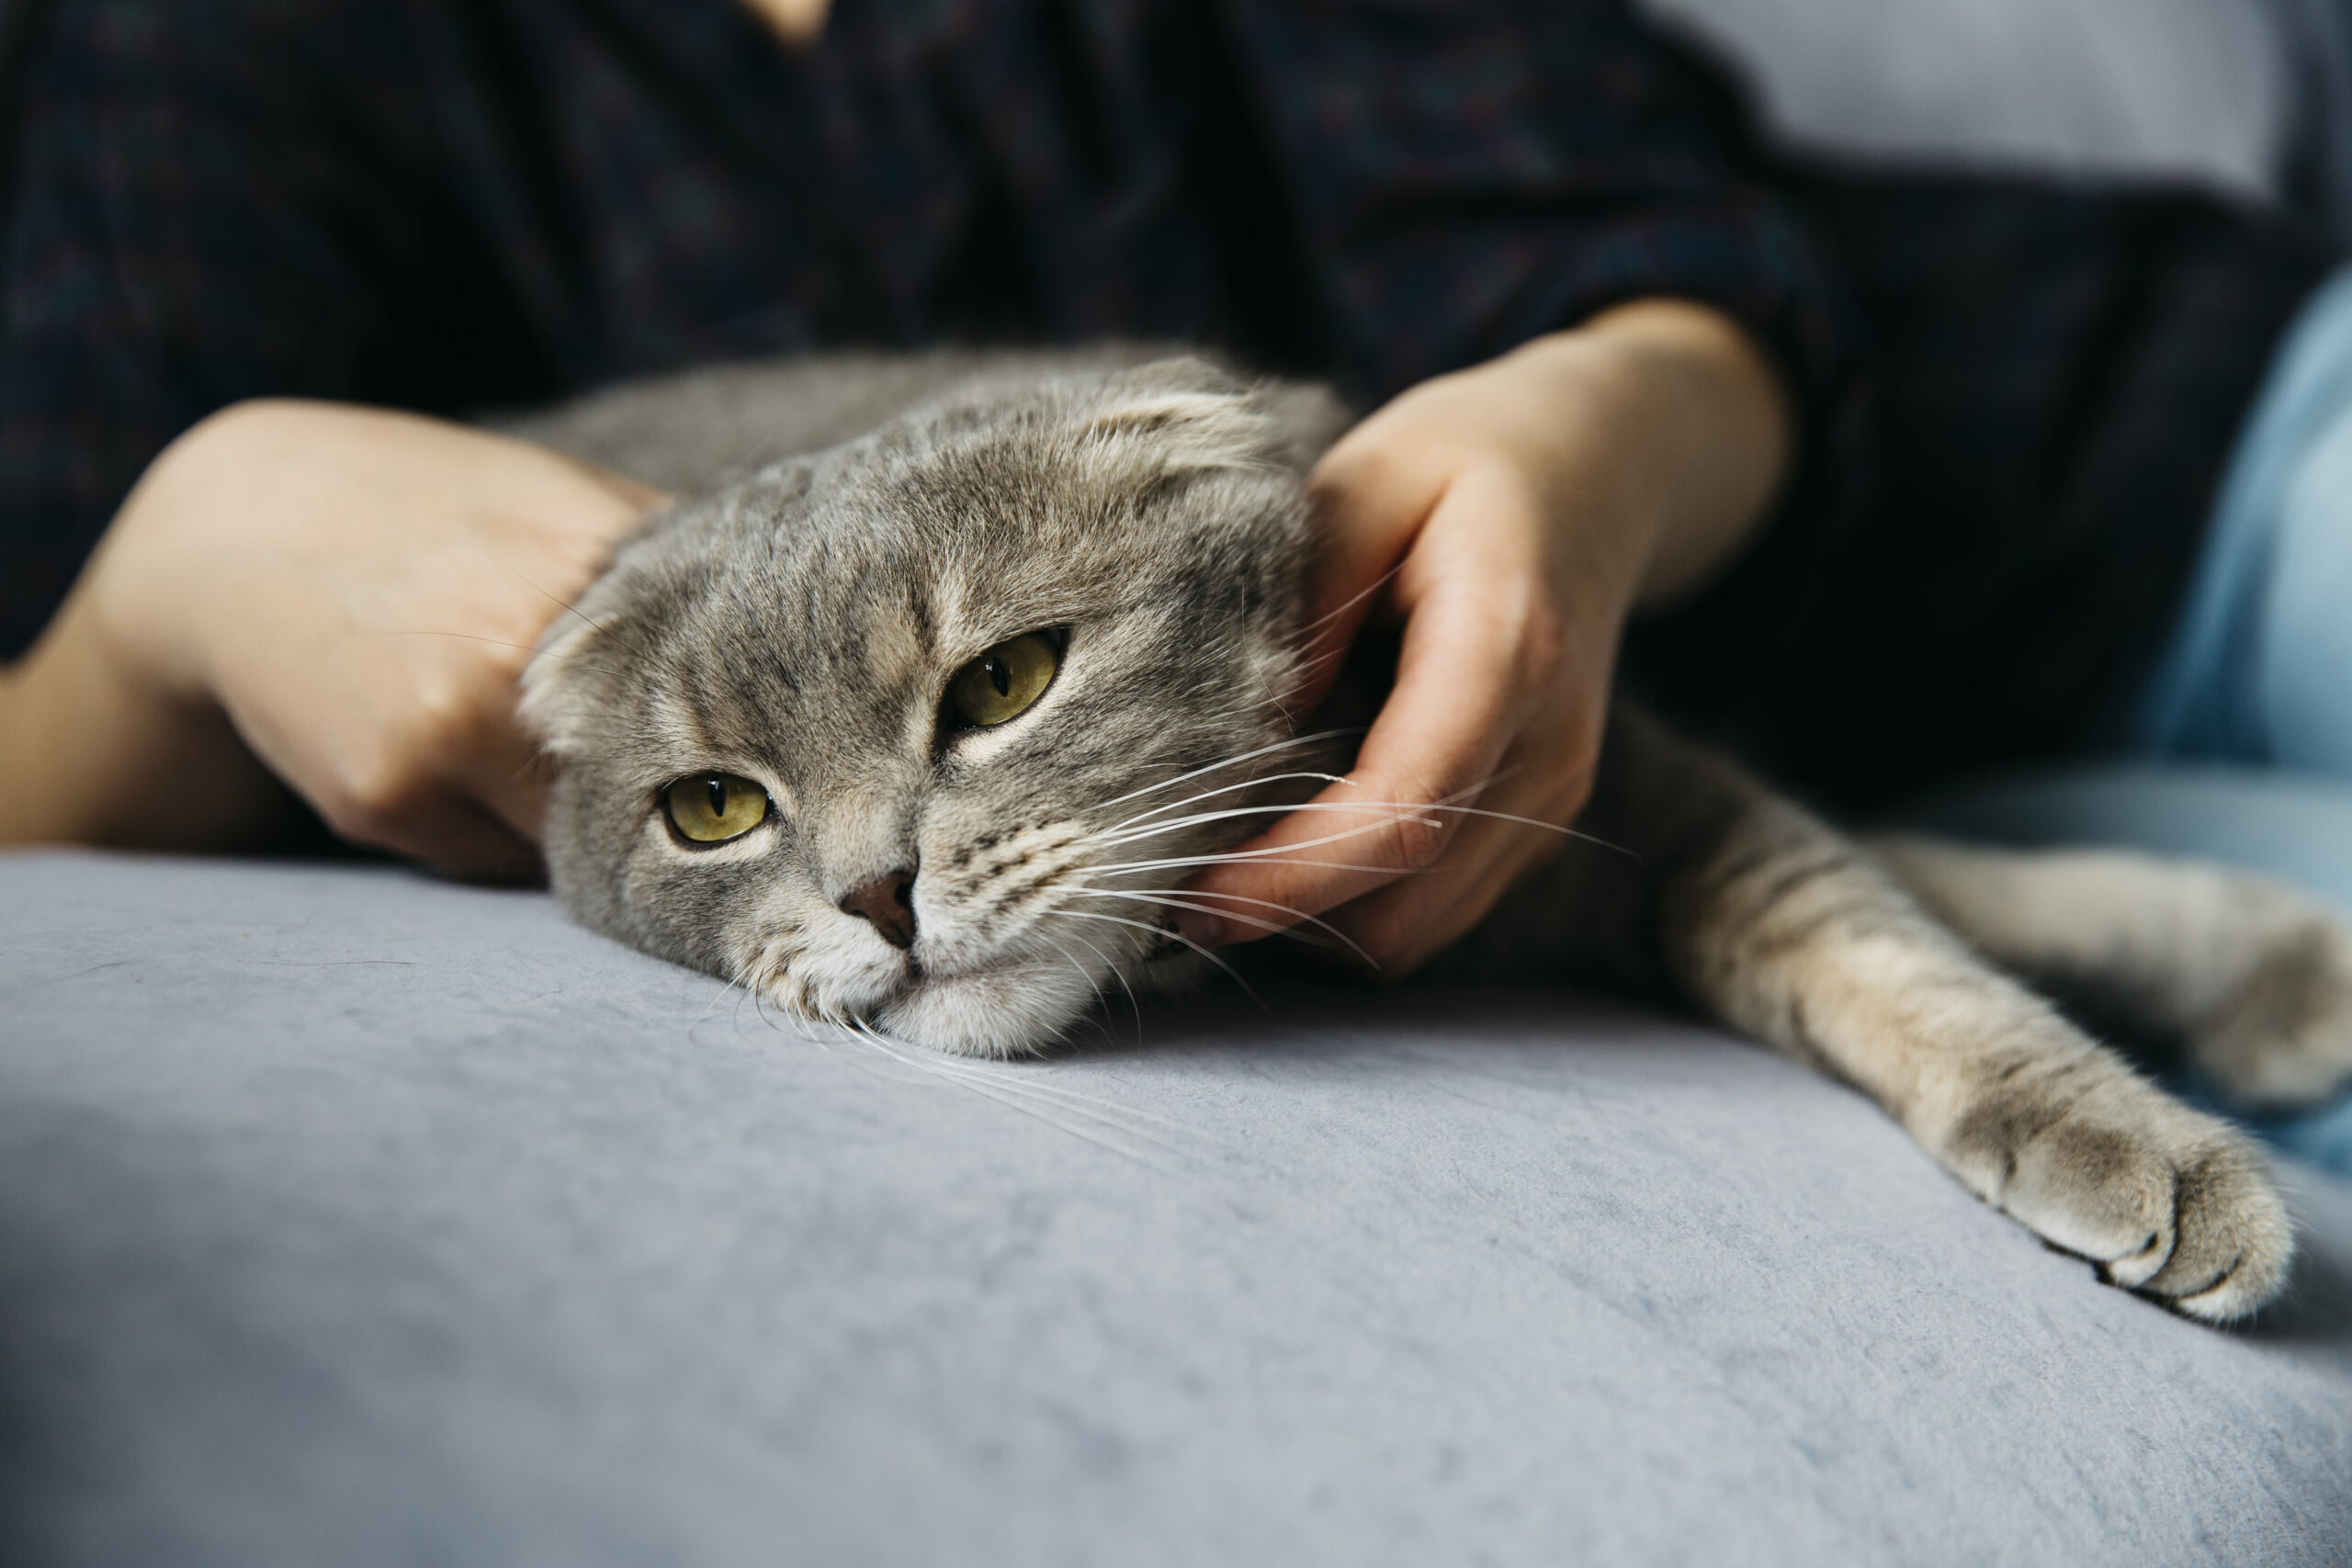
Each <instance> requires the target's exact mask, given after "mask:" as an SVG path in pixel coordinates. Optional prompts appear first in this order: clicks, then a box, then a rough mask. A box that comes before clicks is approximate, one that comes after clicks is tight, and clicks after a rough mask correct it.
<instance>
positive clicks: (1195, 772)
mask: <svg viewBox="0 0 2352 1568" xmlns="http://www.w3.org/2000/svg"><path fill="white" fill-rule="evenodd" d="M1363 732H1364V731H1363V726H1361V725H1358V726H1355V727H1353V728H1347V729H1325V730H1318V731H1317V732H1316V733H1315V734H1313V735H1299V736H1294V737H1292V738H1291V739H1288V740H1277V741H1275V742H1274V743H1273V744H1272V745H1271V746H1261V747H1259V748H1258V749H1257V750H1254V751H1243V752H1241V753H1239V754H1238V755H1236V756H1231V757H1225V758H1220V759H1219V760H1218V761H1214V762H1205V763H1203V764H1202V765H1201V766H1199V767H1197V768H1193V769H1192V770H1190V771H1189V772H1186V773H1178V774H1177V775H1176V776H1175V777H1173V778H1168V779H1162V780H1160V781H1159V783H1158V784H1146V785H1145V786H1144V787H1143V788H1141V789H1136V790H1129V791H1128V792H1127V793H1126V794H1125V795H1113V796H1112V797H1111V798H1110V799H1108V800H1106V801H1103V802H1102V803H1101V805H1102V807H1105V808H1107V807H1114V806H1124V805H1125V804H1126V803H1127V802H1128V801H1130V800H1141V799H1142V798H1143V797H1144V796H1145V795H1157V794H1159V792H1160V791H1161V790H1163V789H1172V788H1174V787H1175V786H1176V785H1178V784H1183V783H1185V782H1187V781H1188V780H1192V779H1197V778H1201V777H1204V776H1205V775H1206V774H1209V773H1216V772H1217V771H1218V770H1220V769H1223V768H1230V767H1236V766H1238V765H1239V764H1240V763H1243V762H1251V761H1257V760H1258V759H1259V758H1261V757H1270V756H1272V755H1273V754H1274V753H1275V752H1277V751H1287V750H1293V749H1295V748H1296V747H1300V746H1311V745H1314V744H1315V743H1317V741H1323V740H1337V739H1340V738H1341V737H1343V736H1349V735H1362V734H1363Z"/></svg>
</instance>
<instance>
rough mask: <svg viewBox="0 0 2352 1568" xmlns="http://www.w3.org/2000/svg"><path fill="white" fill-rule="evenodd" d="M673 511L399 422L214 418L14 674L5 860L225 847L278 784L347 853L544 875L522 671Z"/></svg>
mask: <svg viewBox="0 0 2352 1568" xmlns="http://www.w3.org/2000/svg"><path fill="white" fill-rule="evenodd" d="M661 503H662V497H661V496H660V495H659V494H658V493H657V492H655V491H650V490H648V489H646V488H644V487H642V486H639V485H636V484H632V483H631V482H629V481H628V480H627V479H621V478H619V477H618V476H616V475H611V474H605V473H601V472H598V471H596V470H594V469H590V468H583V467H582V465H580V464H577V463H574V462H572V461H571V460H570V459H568V458H564V457H559V456H557V455H556V454H554V453H551V452H547V451H542V450H541V449H539V448H537V447H535V446H528V445H526V444H525V443H522V442H519V441H514V440H510V439H508V438H505V437H503V436H497V435H492V434H487V433H484V432H481V431H475V430H468V429H465V428H463V427H461V426H457V425H450V424H445V423H439V422H436V421H433V420H426V419H420V418H417V417H414V416H412V415H407V414H398V413H390V412H383V411H379V410H369V409H363V408H355V407H347V406H341V405H334V404H326V403H304V402H260V403H250V404H244V405H240V406H239V407H237V408H234V409H232V410H229V411H227V412H223V413H221V414H219V415H216V416H215V417H213V418H212V419H209V420H208V421H206V422H205V423H202V424H200V425H198V426H197V427H196V428H195V429H194V430H192V431H190V432H189V433H188V434H186V435H184V436H183V437H182V438H181V439H180V440H179V441H178V442H176V443H175V444H174V445H173V446H172V447H171V448H170V449H169V450H168V451H166V452H165V453H164V455H163V456H162V457H158V458H157V459H156V461H155V462H154V464H153V465H152V466H151V467H150V468H149V469H148V471H147V473H146V475H145V476H144V477H143V478H142V479H141V481H140V483H139V485H138V487H137V489H136V490H134V491H133V492H132V494H131V496H130V499H129V500H128V501H127V502H124V504H123V508H122V511H121V512H120V513H119V514H118V515H117V517H116V518H115V521H114V524H113V525H112V527H110V528H109V529H108V530H107V537H106V538H105V540H104V541H103V542H102V543H101V545H100V547H99V548H98V551H97V554H96V556H95V557H93V558H92V560H91V562H90V564H89V566H88V567H87V568H86V569H85V571H84V573H83V577H82V581H80V582H79V583H77V584H76V586H75V588H74V592H73V594H72V596H71V597H70V598H69V599H68V600H67V603H66V605H65V607H64V609H62V611H61V612H60V613H59V615H58V617H57V620H56V622H55V623H54V624H53V625H52V626H51V628H50V629H49V631H48V632H47V633H46V634H45V635H44V636H43V637H42V639H41V641H40V643H39V644H38V645H36V647H35V649H34V650H33V652H32V653H31V654H30V655H29V656H28V658H27V659H26V660H24V661H23V662H22V663H21V664H19V665H17V666H16V667H14V668H12V669H10V670H8V671H5V672H0V842H27V841H41V840H51V841H54V840H79V841H85V842H100V843H130V844H143V845H156V846H168V847H174V848H187V849H215V848H229V847H235V846H237V845H239V844H241V843H243V842H245V841H249V840H251V839H252V838H254V836H255V835H256V833H257V831H259V830H263V829H266V828H267V827H269V826H270V825H271V823H272V822H273V821H274V819H275V818H276V813H277V809H278V807H280V806H281V805H282V804H283V802H284V799H285V795H284V790H283V787H282V786H280V785H279V784H277V783H276V782H274V781H275V779H283V780H285V781H286V784H287V785H288V786H290V787H291V788H292V789H293V790H294V791H295V792H296V793H298V794H300V795H301V796H302V797H303V798H304V799H306V800H307V801H309V803H310V804H311V807H313V808H315V809H316V810H317V811H318V813H319V815H320V816H321V817H322V818H325V820H326V821H327V823H328V824H329V825H330V826H331V827H333V828H334V829H335V830H336V831H338V832H340V833H342V834H344V835H345V837H347V838H350V839H354V840H358V841H361V842H366V843H372V844H379V845H382V846H384V847H386V848H390V849H393V850H397V851H400V852H403V853H406V854H412V855H414V856H416V857H418V858H420V859H424V860H428V861H431V862H434V863H436V864H440V865H443V866H446V867H448V868H450V869H453V870H458V871H463V872H468V873H477V874H502V875H511V874H518V873H522V872H524V871H526V870H527V869H528V868H529V867H530V866H531V864H532V863H534V858H535V852H534V850H533V848H532V843H533V840H536V838H537V825H538V814H539V809H540V791H541V789H542V788H543V785H544V779H543V776H542V774H541V772H540V770H539V768H538V766H537V753H536V749H535V748H534V747H533V746H532V745H531V744H530V742H529V740H528V739H527V738H526V737H525V736H524V735H523V734H522V732H521V729H520V728H519V726H518V725H517V724H516V722H515V696H516V685H515V682H516V678H517V676H518V674H519V673H520V671H521V670H522V668H523V665H524V664H525V662H526V660H528V659H529V657H530V653H531V649H532V647H533V645H534V644H535V643H536V642H537V638H538V636H539V633H540V632H541V631H542V630H544V629H545V627H546V626H547V623H548V620H549V619H550V618H551V617H552V616H554V615H557V614H560V612H561V610H562V607H563V606H564V605H565V604H568V603H569V602H570V601H571V598H572V597H573V596H575V595H576V594H577V593H578V592H580V590H581V589H582V588H583V587H584V586H585V585H586V584H587V583H588V582H589V581H591V580H592V579H593V578H594V575H595V572H596V570H597V569H598V567H599V566H600V565H601V563H602V561H603V559H604V558H605V552H606V551H607V550H608V549H609V548H610V546H611V543H612V541H613V540H614V539H615V538H616V537H617V536H620V535H621V534H622V533H624V532H626V531H627V530H628V528H629V527H630V526H632V525H634V524H635V523H637V522H638V521H639V520H640V519H642V518H643V517H644V516H645V515H646V514H647V513H648V512H649V511H650V510H651V509H653V508H654V507H656V506H658V505H660V504H661Z"/></svg>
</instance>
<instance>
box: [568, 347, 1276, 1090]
mask: <svg viewBox="0 0 2352 1568" xmlns="http://www.w3.org/2000/svg"><path fill="white" fill-rule="evenodd" d="M1290 398H1291V400H1290V402H1289V404H1288V405H1287V406H1285V404H1284V403H1283V400H1282V397H1281V396H1279V395H1276V394H1270V393H1265V392H1253V391H1251V390H1250V389H1246V388H1244V387H1242V386H1241V385H1239V384H1238V383H1236V382H1233V381H1232V380H1230V379H1229V378H1227V377H1225V376H1224V375H1222V374H1221V373H1220V372H1217V371H1216V370H1214V369H1211V368H1210V367H1206V366H1204V365H1201V364H1199V363H1197V362H1193V361H1173V362H1169V363H1166V364H1162V365H1158V366H1153V367H1146V368H1145V369H1143V370H1140V371H1129V372H1125V373H1122V374H1117V375H1111V376H1094V377H1089V378H1072V379H1067V380H1057V381H1050V382H1047V383H1045V384H1043V385H1031V386H1028V387H1025V388H1021V389H1005V388H997V389H976V390H974V391H971V392H969V393H967V394H965V395H963V396H962V397H960V398H958V399H957V400H954V401H952V402H949V403H944V404H942V405H939V406H937V407H934V408H933V409H930V410H927V411H923V412H918V413H916V414H914V415H910V416H908V417H907V418H905V419H902V420H900V421H898V422H896V423H892V424H890V425H888V426H886V427H884V428H883V429H882V430H880V431H878V432H876V434H874V435H872V436H869V437H867V438H865V440H863V441H859V442H855V443H853V444H851V445H849V446H842V447H837V448H834V449H833V450H831V451H830V452H825V453H820V454H818V455H815V456H813V457H806V458H798V459H794V460H791V461H788V462H786V463H783V464H779V465H777V466H775V467H774V468H769V469H767V470H766V471H764V472H763V473H762V474H760V475H759V476H758V477H756V478H755V479H752V480H751V481H749V482H747V483H744V484H742V485H740V486H738V487H736V488H734V489H732V490H729V491H723V492H721V493H719V494H718V495H715V496H712V497H710V498H708V499H707V500H705V501H702V502H695V503H694V504H692V505H690V506H687V507H684V508H681V509H679V510H678V511H676V512H674V513H671V514H669V515H668V516H666V517H664V518H662V519H661V520H658V521H657V522H656V523H655V524H654V525H652V526H651V527H650V529H649V530H648V531H647V532H645V533H644V534H642V535H640V536H638V537H637V538H635V539H633V540H632V541H630V542H629V543H628V544H627V545H626V546H625V547H623V548H622V549H621V550H620V551H619V553H618V554H617V556H616V558H615V560H614V562H613V565H612V567H611V568H610V569H609V570H608V571H607V572H606V574H605V577H604V578H603V579H601V580H600V581H598V582H597V584H596V585H595V586H594V589H592V591H591V592H590V593H589V594H588V596H587V597H586V598H585V599H584V600H583V601H582V604H581V605H580V613H579V615H577V616H576V617H569V618H567V620H566V622H565V623H564V624H562V625H560V626H559V627H558V628H556V630H555V631H554V632H553V633H551V634H550V637H549V639H548V642H547V644H546V645H545V647H544V648H543V649H542V651H541V653H540V655H539V657H538V658H537V660H535V662H534V663H533V664H532V666H531V668H530V670H529V671H528V672H527V674H526V678H525V687H526V697H525V704H524V712H525V716H526V721H527V722H528V723H529V724H531V725H532V727H533V728H535V729H536V730H537V733H538V734H539V736H540V737H541V738H542V739H543V741H544V742H545V744H546V745H547V747H548V750H549V751H550V752H551V753H552V755H553V756H554V757H555V759H556V760H557V761H558V763H559V766H560V773H559V779H558V783H557V786H556V789H555V792H554V795H553V800H552V803H551V807H550V811H549V818H548V863H549V866H550V869H551V871H552V874H553V876H554V881H555V886H556V890H557V892H558V894H559V895H560V897H562V899H563V900H564V902H565V903H566V905H567V906H568V907H569V908H571V911H572V912H573V914H574V915H575V916H576V917H577V918H579V919H582V920H583V921H585V922H586V923H588V924H590V925H593V926H595V927H598V928H599V929H602V930H604V931H607V932H609V933H611V934H613V935H615V936H617V937H620V938H621V939H623V940H625V941H628V942H632V943H634V944H636V945H638V946H639V947H642V948H645V949H647V950H648V951H650V952H653V953H659V954H661V955H662V956H664V957H668V958H671V959H674V960H676V961H678V962H681V963H684V964H692V965H694V966H695V967H698V968H702V969H706V970H708V971H709V972H711V973H713V974H718V975H722V976H727V977H729V978H730V979H735V980H740V981H742V982H743V983H745V984H747V985H750V986H752V987H756V988H757V989H758V990H760V991H761V992H763V994H764V995H765V996H766V997H767V998H772V999H773V1000H774V1001H775V1003H777V1004H780V1005H781V1006H782V1007H783V1008H784V1009H785V1010H787V1011H789V1012H790V1013H792V1014H794V1015H795V1016H797V1017H799V1018H801V1019H805V1020H808V1021H833V1022H849V1021H854V1022H860V1023H865V1024H867V1025H870V1026H873V1027H876V1028H878V1029H880V1030H881V1031H883V1032H886V1033H889V1034H892V1035H894V1036H897V1037H899V1038H902V1039H907V1040H911V1041H914V1042H917V1043H925V1044H930V1045H933V1046H938V1047H941V1048H944V1049H947V1050H953V1051H960V1052H967V1053H980V1054H1003V1053H1007V1052H1012V1051H1016V1050H1023V1049H1028V1048H1032V1047H1034V1046H1035V1045H1037V1044H1039V1043H1044V1042H1046V1041H1049V1040H1051V1039H1053V1038H1055V1037H1056V1036H1057V1035H1058V1034H1059V1033H1060V1032H1062V1031H1063V1030H1065V1029H1066V1028H1067V1027H1068V1026H1069V1024H1070V1023H1071V1021H1073V1020H1075V1019H1076V1018H1078V1017H1079V1016H1080V1014H1081V1013H1083V1012H1085V1011H1086V1010H1089V1009H1091V1007H1092V1006H1093V1005H1094V1004H1095V1002H1096V1000H1097V998H1098V995H1099V994H1100V993H1101V992H1102V991H1103V989H1104V988H1106V987H1107V988H1109V989H1110V990H1112V991H1114V992H1115V991H1116V989H1117V987H1119V985H1120V984H1122V983H1123V982H1125V983H1132V982H1134V981H1135V980H1136V979H1137V978H1140V977H1142V976H1144V974H1145V973H1146V972H1147V971H1148V970H1149V969H1150V968H1151V967H1152V966H1153V965H1154V964H1156V963H1159V962H1161V961H1164V959H1165V957H1166V956H1167V955H1168V954H1169V953H1182V946H1181V944H1179V943H1178V942H1175V941H1174V939H1173V938H1171V937H1170V936H1169V935H1168V934H1167V931H1166V926H1167V923H1168V922H1167V917H1168V916H1169V915H1170V912H1171V908H1172V906H1171V905H1170V903H1169V900H1170V898H1171V897H1175V896H1176V890H1177V889H1178V888H1179V887H1180V886H1181V885H1182V882H1183V881H1184V879H1185V878H1186V877H1187V876H1188V875H1190V874H1192V871H1193V867H1194V866H1195V865H1196V864H1197V863H1199V857H1201V856H1202V855H1204V854H1209V853H1214V852H1217V851H1219V850H1222V849H1225V848H1227V847H1229V846H1230V845H1231V844H1233V843H1234V842H1236V841H1237V840H1239V839H1242V838H1245V837H1247V836H1248V835H1249V834H1250V833H1251V832H1252V831H1254V830H1256V829H1258V828H1259V827H1261V826H1262V825H1263V824H1264V822H1265V821H1266V820H1267V818H1265V817H1264V816H1260V815H1247V814H1243V813H1246V812H1249V811H1250V810H1251V809H1252V808H1253V807H1259V806H1261V804H1262V803H1263V802H1264V801H1266V800H1267V799H1269V798H1271V797H1269V796H1267V795H1263V794H1262V793H1261V789H1262V787H1263V786H1261V785H1259V784H1252V783H1250V781H1254V780H1261V779H1263V778H1264V777H1265V776H1266V775H1269V774H1272V773H1281V772H1283V771H1284V769H1283V765H1282V762H1283V754H1282V753H1281V752H1279V751H1276V752H1273V753H1271V754H1270V753H1267V752H1266V750H1265V749H1266V748H1268V747H1273V746H1278V745H1279V744H1280V743H1282V742H1283V741H1284V740H1286V739H1288V738H1289V736H1290V733H1291V722H1290V719H1289V717H1288V716H1287V715H1286V713H1285V708H1286V705H1287V704H1288V702H1289V700H1290V699H1291V698H1292V697H1293V696H1294V695H1295V694H1296V693H1297V690H1298V688H1299V685H1300V682H1301V675H1302V660H1301V658H1300V656H1299V652H1298V640H1299V623H1300V619H1301V615H1300V603H1301V599H1300V592H1301V590H1300V577H1301V571H1302V569H1303V566H1304V564H1305V559H1306V549H1307V546H1308V523H1307V517H1306V508H1305V506H1304V503H1303V501H1302V499H1301V475H1300V468H1301V466H1302V464H1303V462H1304V461H1305V460H1306V457H1309V456H1311V455H1312V452H1313V450H1314V446H1315V445H1316V443H1314V442H1312V441H1306V442H1302V440H1301V438H1300V436H1299V434H1298V431H1297V428H1296V426H1297V425H1298V423H1299V420H1298V418H1297V417H1296V415H1295V412H1293V411H1295V410H1296V409H1297V408H1298V407H1299V406H1300V405H1298V404H1297V403H1296V400H1295V394H1291V395H1290ZM1286 413H1289V414H1291V417H1287V418H1286V417H1284V416H1285V414H1286Z"/></svg>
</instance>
